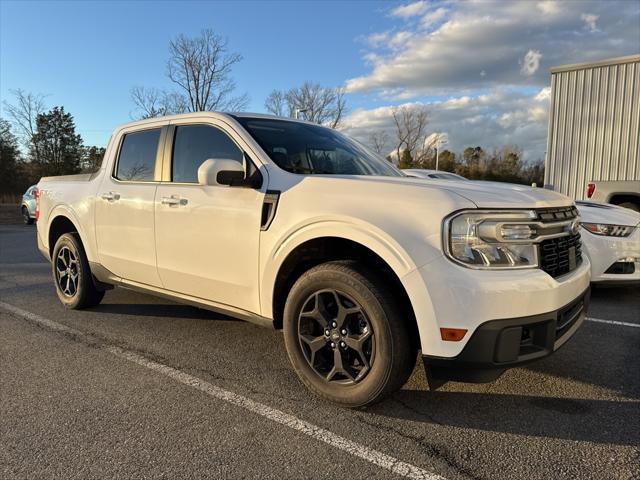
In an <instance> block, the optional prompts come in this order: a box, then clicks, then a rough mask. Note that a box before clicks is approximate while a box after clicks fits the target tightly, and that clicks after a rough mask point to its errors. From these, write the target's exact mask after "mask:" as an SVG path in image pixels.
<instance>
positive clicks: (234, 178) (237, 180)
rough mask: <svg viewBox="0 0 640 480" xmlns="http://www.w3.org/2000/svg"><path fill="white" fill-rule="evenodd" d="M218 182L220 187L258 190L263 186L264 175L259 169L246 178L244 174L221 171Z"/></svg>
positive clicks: (233, 171)
mask: <svg viewBox="0 0 640 480" xmlns="http://www.w3.org/2000/svg"><path fill="white" fill-rule="evenodd" d="M216 180H217V182H218V183H219V184H220V185H229V186H230V187H245V188H253V189H256V190H257V189H258V188H260V187H261V186H262V174H261V173H260V171H259V170H258V169H255V170H254V171H253V172H252V173H251V174H250V175H248V176H247V177H246V178H245V174H244V172H240V171H236V170H221V171H220V172H218V175H217V176H216Z"/></svg>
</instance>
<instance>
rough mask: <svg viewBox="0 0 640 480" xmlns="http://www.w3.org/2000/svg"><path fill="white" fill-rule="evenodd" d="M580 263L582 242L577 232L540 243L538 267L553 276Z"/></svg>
mask: <svg viewBox="0 0 640 480" xmlns="http://www.w3.org/2000/svg"><path fill="white" fill-rule="evenodd" d="M581 263H582V242H581V241H580V234H579V233H575V234H573V235H569V236H565V237H559V238H551V239H549V240H544V241H543V242H542V243H540V268H541V269H542V270H544V271H545V272H547V273H548V274H549V275H551V276H552V277H554V278H556V277H559V276H561V275H565V274H567V273H569V272H572V271H573V270H575V269H576V268H577V267H578V266H579V265H580V264H581Z"/></svg>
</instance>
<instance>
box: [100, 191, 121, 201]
mask: <svg viewBox="0 0 640 480" xmlns="http://www.w3.org/2000/svg"><path fill="white" fill-rule="evenodd" d="M100 197H102V199H103V200H106V201H107V202H115V201H116V200H120V194H119V193H116V192H107V193H103V194H102V195H100Z"/></svg>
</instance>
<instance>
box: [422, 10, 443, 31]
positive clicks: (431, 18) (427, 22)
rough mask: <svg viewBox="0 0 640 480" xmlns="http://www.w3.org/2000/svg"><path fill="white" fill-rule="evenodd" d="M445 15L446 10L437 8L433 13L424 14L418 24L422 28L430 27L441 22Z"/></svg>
mask: <svg viewBox="0 0 640 480" xmlns="http://www.w3.org/2000/svg"><path fill="white" fill-rule="evenodd" d="M447 13H449V11H448V10H447V9H446V8H442V7H440V8H437V9H435V10H434V11H433V12H429V13H427V14H425V15H424V16H423V17H422V19H421V20H420V23H421V24H422V26H423V27H430V26H432V25H434V24H436V23H438V22H439V21H440V20H442V19H443V18H444V17H445V16H446V15H447Z"/></svg>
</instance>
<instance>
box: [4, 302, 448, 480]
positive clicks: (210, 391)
mask: <svg viewBox="0 0 640 480" xmlns="http://www.w3.org/2000/svg"><path fill="white" fill-rule="evenodd" d="M0 308H1V309H3V310H5V311H7V312H10V313H12V314H14V315H16V316H19V317H22V318H24V319H26V320H29V321H31V322H34V323H37V324H39V325H41V326H43V327H46V328H48V329H50V330H54V331H57V332H62V333H66V334H68V335H72V336H77V337H81V338H91V335H89V334H85V333H83V332H81V331H79V330H76V329H74V328H71V327H67V326H66V325H63V324H61V323H58V322H55V321H53V320H49V319H48V318H45V317H42V316H40V315H37V314H35V313H31V312H28V311H26V310H23V309H21V308H18V307H15V306H13V305H10V304H8V303H4V302H0ZM101 348H102V349H103V350H105V351H107V352H110V353H111V354H113V355H115V356H117V357H119V358H123V359H125V360H128V361H130V362H133V363H135V364H137V365H140V366H142V367H145V368H148V369H149V370H153V371H154V372H158V373H161V374H162V375H165V376H167V377H169V378H171V379H173V380H175V381H177V382H180V383H182V384H184V385H188V386H189V387H193V388H195V389H197V390H200V391H201V392H204V393H206V394H207V395H209V396H211V397H214V398H217V399H219V400H223V401H225V402H228V403H231V404H233V405H236V406H238V407H241V408H244V409H246V410H249V411H250V412H253V413H256V414H258V415H261V416H263V417H265V418H268V419H269V420H271V421H274V422H276V423H279V424H281V425H284V426H286V427H289V428H291V429H292V430H295V431H297V432H300V433H303V434H305V435H308V436H309V437H312V438H314V439H316V440H319V441H321V442H324V443H326V444H327V445H330V446H332V447H334V448H337V449H340V450H342V451H345V452H347V453H350V454H352V455H355V456H356V457H359V458H361V459H363V460H366V461H367V462H370V463H372V464H374V465H377V466H378V467H381V468H384V469H386V470H389V471H391V472H393V473H395V474H398V475H401V476H403V477H406V478H412V479H416V480H445V479H444V477H442V476H440V475H437V474H435V473H431V472H429V471H427V470H423V469H421V468H419V467H416V466H414V465H411V464H409V463H405V462H401V461H400V460H398V459H397V458H394V457H391V456H389V455H387V454H385V453H382V452H380V451H378V450H374V449H372V448H369V447H366V446H365V445H362V444H360V443H357V442H354V441H351V440H348V439H347V438H344V437H341V436H340V435H337V434H335V433H333V432H330V431H329V430H325V429H324V428H321V427H318V426H316V425H313V424H311V423H309V422H306V421H304V420H301V419H299V418H298V417H295V416H293V415H290V414H288V413H285V412H282V411H280V410H277V409H275V408H271V407H269V406H268V405H265V404H263V403H260V402H256V401H254V400H251V399H250V398H247V397H244V396H242V395H239V394H237V393H234V392H232V391H230V390H225V389H223V388H220V387H217V386H215V385H213V384H211V383H209V382H206V381H204V380H202V379H200V378H197V377H194V376H193V375H189V374H188V373H185V372H183V371H181V370H177V369H175V368H172V367H169V366H168V365H164V364H162V363H158V362H155V361H153V360H150V359H148V358H146V357H143V356H142V355H139V354H137V353H134V352H132V351H130V350H126V349H123V348H120V347H117V346H115V345H109V344H103V345H102V347H101Z"/></svg>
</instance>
